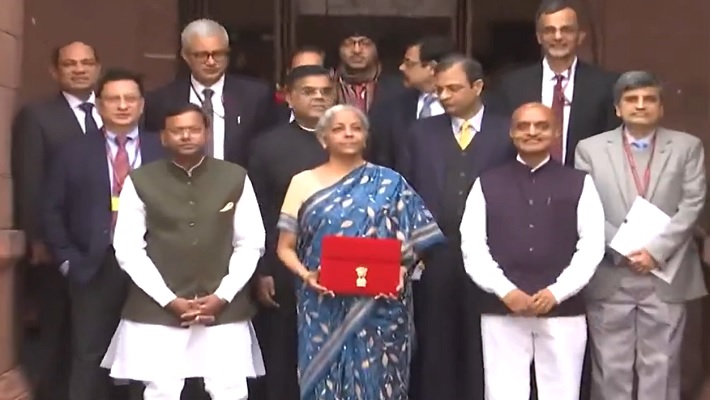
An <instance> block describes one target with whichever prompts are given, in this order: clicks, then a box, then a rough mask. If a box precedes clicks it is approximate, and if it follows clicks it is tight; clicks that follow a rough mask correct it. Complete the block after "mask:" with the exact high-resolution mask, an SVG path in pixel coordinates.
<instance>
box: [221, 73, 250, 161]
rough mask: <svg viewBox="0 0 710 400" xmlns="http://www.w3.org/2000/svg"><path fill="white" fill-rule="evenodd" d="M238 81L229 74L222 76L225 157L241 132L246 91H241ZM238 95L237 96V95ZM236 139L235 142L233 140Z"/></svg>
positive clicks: (246, 97)
mask: <svg viewBox="0 0 710 400" xmlns="http://www.w3.org/2000/svg"><path fill="white" fill-rule="evenodd" d="M242 92H243V91H242V90H241V88H240V87H239V82H236V81H235V80H234V79H232V78H231V77H230V76H229V75H227V76H225V78H224V93H223V96H224V99H223V101H224V154H225V159H226V158H227V154H229V149H231V148H233V147H234V145H235V143H238V141H237V139H238V138H239V135H240V134H241V133H242V132H241V127H242V124H241V120H242V119H244V118H245V115H244V111H245V108H244V101H248V96H249V94H248V93H242ZM238 95H239V98H238V97H237V96H238ZM235 141H236V142H235Z"/></svg>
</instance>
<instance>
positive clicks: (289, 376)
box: [249, 65, 335, 400]
mask: <svg viewBox="0 0 710 400" xmlns="http://www.w3.org/2000/svg"><path fill="white" fill-rule="evenodd" d="M286 90H287V101H288V103H289V104H290V105H291V108H292V109H293V113H294V121H293V122H291V123H289V124H283V125H281V126H279V127H276V128H274V129H272V130H271V131H269V132H267V133H265V134H263V135H262V136H260V137H259V138H258V139H257V140H256V141H255V143H254V147H253V149H252V153H251V158H250V159H249V176H250V178H251V180H252V182H253V184H254V191H255V192H256V197H257V199H258V200H259V208H260V209H261V214H262V217H263V220H264V226H265V228H266V251H265V253H264V257H263V258H262V259H261V260H260V262H259V266H258V268H257V274H258V275H259V276H260V279H259V282H260V285H259V290H258V292H257V297H258V299H259V301H260V303H261V304H262V305H263V306H264V307H263V308H262V309H261V310H260V312H259V315H257V318H256V319H255V321H254V326H255V328H256V330H257V334H258V338H259V344H261V345H262V353H263V355H264V365H265V366H266V377H265V379H264V380H265V382H266V384H265V386H266V387H265V395H264V397H255V398H254V399H252V400H256V399H260V400H261V399H263V400H298V399H299V391H298V379H297V374H296V369H297V368H296V367H297V364H298V354H297V348H298V338H297V328H298V327H297V323H296V289H295V287H294V282H295V281H294V280H293V274H291V273H290V272H289V270H288V268H286V266H284V265H283V263H282V262H281V261H280V260H279V259H278V257H277V256H276V243H277V241H278V235H279V233H278V230H277V228H276V222H277V221H278V218H279V213H280V210H281V206H282V204H283V200H284V197H285V196H286V190H287V189H288V186H289V183H291V178H293V176H294V175H296V174H298V173H299V172H302V171H305V170H307V169H311V168H315V167H317V166H319V165H321V164H323V163H325V162H326V161H327V160H328V153H327V152H326V151H325V149H324V148H323V144H322V143H321V141H320V140H318V138H317V137H316V135H315V127H316V125H317V123H318V120H319V119H320V118H321V117H322V116H323V114H324V113H325V111H326V110H327V109H328V108H330V107H332V106H333V105H334V104H335V88H334V85H333V79H332V76H331V74H330V71H329V70H327V69H326V68H323V67H322V66H319V65H302V66H299V67H296V68H293V69H292V70H291V71H290V72H289V75H288V77H287V78H286Z"/></svg>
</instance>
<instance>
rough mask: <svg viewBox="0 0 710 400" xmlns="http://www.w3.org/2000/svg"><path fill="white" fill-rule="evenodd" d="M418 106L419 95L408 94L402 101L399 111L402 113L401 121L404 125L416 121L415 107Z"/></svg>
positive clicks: (415, 93) (416, 93) (414, 93)
mask: <svg viewBox="0 0 710 400" xmlns="http://www.w3.org/2000/svg"><path fill="white" fill-rule="evenodd" d="M418 105H419V93H418V92H414V91H413V92H412V93H408V94H407V96H406V97H405V98H404V101H402V105H401V107H402V108H400V110H401V111H402V120H403V121H404V122H405V124H406V125H409V124H410V123H412V122H414V121H416V120H417V117H418V116H417V106H418Z"/></svg>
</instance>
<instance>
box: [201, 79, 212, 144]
mask: <svg viewBox="0 0 710 400" xmlns="http://www.w3.org/2000/svg"><path fill="white" fill-rule="evenodd" d="M202 94H203V95H204V96H205V97H204V99H203V100H202V112H204V113H205V115H207V117H208V118H209V120H210V126H209V128H210V134H209V136H208V139H207V143H205V154H206V155H208V156H212V155H213V154H214V108H213V107H212V96H214V90H212V89H205V90H203V91H202Z"/></svg>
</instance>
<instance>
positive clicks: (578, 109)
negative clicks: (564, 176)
mask: <svg viewBox="0 0 710 400" xmlns="http://www.w3.org/2000/svg"><path fill="white" fill-rule="evenodd" d="M587 68H588V67H587V65H586V64H585V63H583V62H581V61H578V62H577V68H576V70H575V71H574V90H573V91H572V99H570V100H571V102H570V112H569V121H567V141H566V143H565V149H566V153H565V154H574V149H575V147H576V146H577V142H579V141H580V140H581V139H583V138H580V137H577V136H576V133H577V132H584V131H585V129H581V128H580V127H578V126H577V125H578V124H579V123H580V122H578V121H583V120H584V118H581V115H582V114H583V113H584V112H585V111H586V110H588V109H589V107H588V104H587V102H588V97H585V93H593V92H594V87H593V86H594V82H593V81H592V80H591V79H589V75H588V72H589V71H588V70H587ZM599 133H601V132H599Z"/></svg>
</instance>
